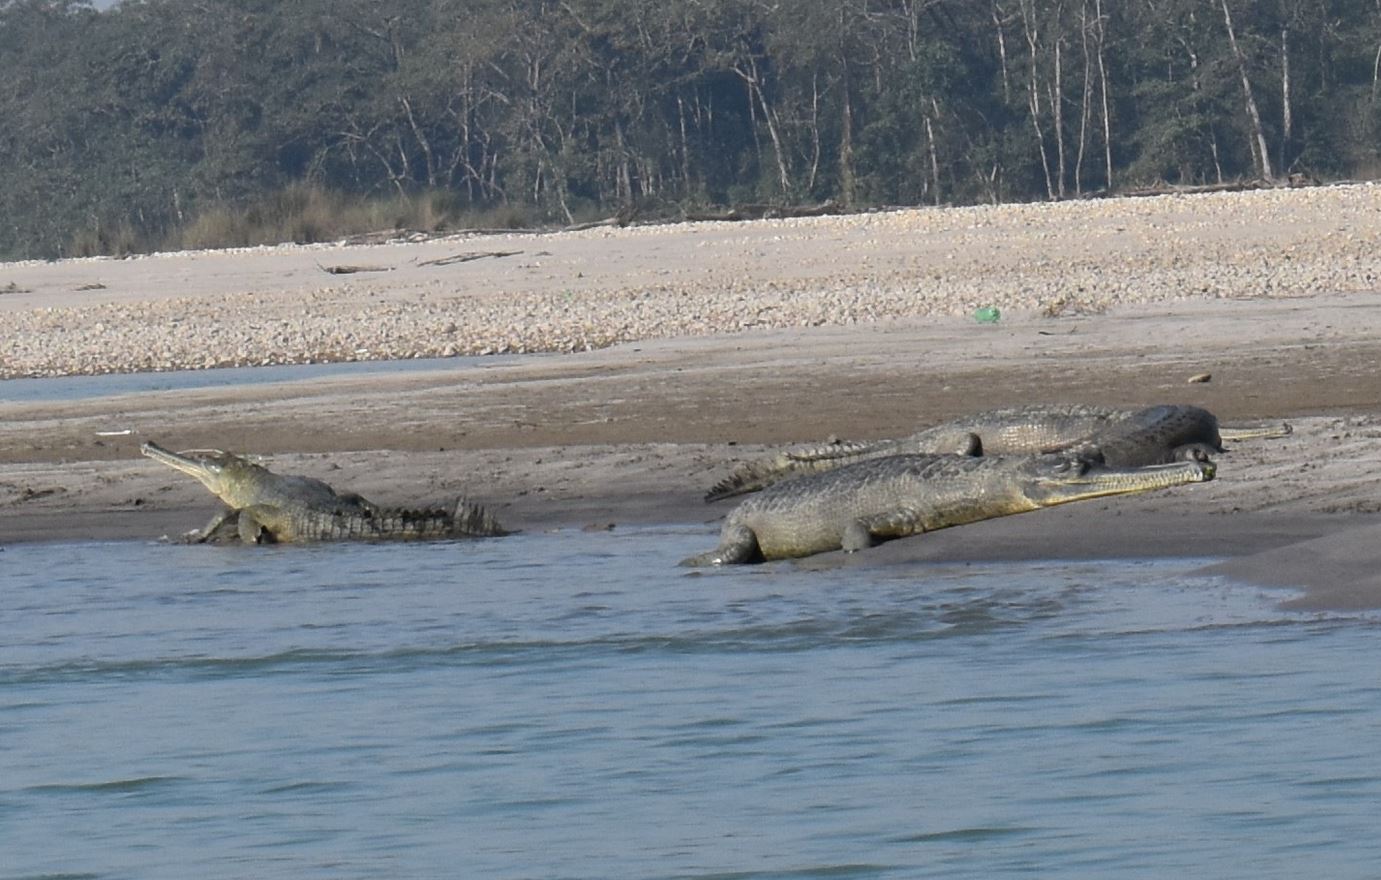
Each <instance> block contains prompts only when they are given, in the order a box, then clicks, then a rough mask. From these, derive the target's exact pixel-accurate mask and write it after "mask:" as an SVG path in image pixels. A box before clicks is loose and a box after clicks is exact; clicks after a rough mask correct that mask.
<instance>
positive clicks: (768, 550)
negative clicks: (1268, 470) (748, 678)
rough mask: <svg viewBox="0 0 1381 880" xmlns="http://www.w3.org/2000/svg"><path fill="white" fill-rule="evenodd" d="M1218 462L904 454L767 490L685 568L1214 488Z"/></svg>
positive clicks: (851, 546)
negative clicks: (1152, 493)
mask: <svg viewBox="0 0 1381 880" xmlns="http://www.w3.org/2000/svg"><path fill="white" fill-rule="evenodd" d="M1214 473H1215V467H1214V465H1213V463H1212V462H1206V461H1199V460H1197V459H1195V460H1191V461H1181V462H1174V463H1171V464H1160V465H1150V466H1147V467H1132V468H1120V467H1108V466H1107V465H1103V464H1097V463H1094V462H1092V461H1090V460H1089V459H1088V458H1084V457H1080V456H1078V455H1060V454H1046V455H1031V456H992V457H974V456H967V455H956V454H938V455H937V454H919V453H918V454H906V455H891V456H885V457H882V458H873V459H867V460H865V461H860V462H856V463H854V464H849V465H845V466H843V467H840V468H837V469H835V470H831V471H826V472H825V473H819V474H812V475H810V476H804V477H800V478H798V479H794V480H787V481H785V482H781V483H777V484H775V485H772V486H769V487H768V488H766V489H764V490H763V491H762V492H760V493H758V494H756V495H753V496H752V497H750V498H747V499H745V500H744V501H743V502H742V503H740V504H739V505H738V507H736V508H734V509H733V510H732V511H730V512H729V515H728V517H727V518H726V520H725V522H724V526H723V529H722V530H721V532H720V538H719V546H718V547H716V548H715V549H713V550H710V551H708V552H705V553H701V554H698V555H696V556H692V557H689V558H688V559H685V560H683V561H682V562H681V564H682V565H687V566H703V565H724V564H735V563H745V562H757V561H764V560H772V559H786V558H792V557H800V556H810V555H812V554H815V553H824V552H827V551H830V550H840V549H842V550H845V551H857V550H861V549H863V548H865V547H870V546H872V545H873V544H875V543H878V542H880V541H884V540H888V539H891V538H900V537H905V536H908V535H916V534H920V533H922V532H929V531H934V530H936V529H942V528H948V527H950V526H957V525H963V524H965V523H972V522H978V521H979V520H985V519H993V518H995V517H1000V516H1009V515H1011V514H1016V513H1023V512H1026V511H1031V510H1037V509H1040V508H1043V507H1052V506H1054V505H1057V504H1067V503H1069V502H1073V501H1082V500H1085V499H1091V498H1101V497H1105V496H1108V495H1123V494H1127V493H1132V492H1145V491H1148V490H1151V489H1161V488H1165V487H1169V486H1177V485H1182V484H1185V483H1198V482H1204V481H1206V480H1211V479H1212V478H1213V475H1214Z"/></svg>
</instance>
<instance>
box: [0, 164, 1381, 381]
mask: <svg viewBox="0 0 1381 880" xmlns="http://www.w3.org/2000/svg"><path fill="white" fill-rule="evenodd" d="M1379 218H1381V186H1375V185H1371V184H1355V185H1342V186H1330V187H1318V188H1312V189H1280V190H1257V191H1250V192H1238V193H1213V194H1202V195H1194V196H1188V195H1185V196H1179V195H1167V196H1156V197H1150V198H1120V199H1098V200H1087V201H1071V202H1062V203H1053V204H1052V203H1039V204H1025V205H1000V206H991V205H985V206H974V207H961V208H947V209H933V208H930V209H907V210H896V211H888V212H878V213H872V214H860V215H852V216H844V217H819V218H802V219H796V220H778V221H761V223H758V224H754V223H740V224H699V225H696V226H686V225H684V224H668V225H666V226H656V227H638V228H630V229H623V230H615V229H601V230H595V231H591V232H589V233H569V234H570V235H580V236H584V237H585V238H586V239H587V240H588V242H589V247H591V248H592V249H599V248H602V247H605V246H613V245H612V244H610V245H606V244H605V242H609V243H617V242H618V241H619V239H620V237H624V236H644V237H651V236H667V235H675V234H697V233H699V232H701V231H704V230H705V229H707V228H708V229H710V230H711V231H714V232H716V233H717V234H718V235H719V237H717V238H716V239H715V242H717V243H718V246H720V247H721V248H722V249H723V250H724V251H725V253H724V254H723V255H721V254H716V253H715V252H714V251H713V250H710V249H709V246H707V245H706V243H704V242H696V243H695V244H693V245H691V248H692V250H695V251H699V252H698V253H696V255H695V262H696V263H697V264H699V263H701V262H703V263H704V264H705V266H703V267H702V266H699V265H696V266H690V267H687V266H681V265H673V266H671V267H670V268H671V269H673V270H675V271H674V272H673V273H670V274H671V275H672V276H674V277H675V279H676V280H667V278H668V273H659V272H654V271H652V270H651V269H649V270H648V271H647V273H646V274H647V276H648V277H649V279H651V278H653V277H655V278H656V279H657V280H656V281H655V282H654V283H649V284H647V285H646V286H640V287H637V288H630V289H624V290H612V291H600V292H599V293H598V294H595V293H590V292H575V293H572V291H570V290H556V291H541V290H526V291H522V290H520V291H518V292H516V293H514V294H512V295H507V296H504V297H502V298H496V297H494V298H485V299H466V298H463V297H446V296H439V297H428V296H413V297H391V296H386V295H379V294H378V292H376V291H368V294H369V296H370V297H371V298H370V299H369V300H368V307H367V308H361V299H360V293H362V292H349V291H335V292H333V291H332V290H331V289H329V288H327V289H324V290H319V291H311V292H310V293H308V294H306V296H308V298H309V305H306V306H304V293H303V291H300V290H293V291H268V292H265V291H262V290H261V291H257V292H253V293H237V294H229V295H225V296H221V297H179V298H172V299H157V300H154V299H151V300H148V301H145V302H134V303H121V304H103V305H93V306H86V307H81V308H51V307H42V308H33V309H29V310H13V311H8V312H0V339H3V340H4V343H3V345H0V377H3V378H12V377H19V376H60V375H70V374H81V373H106V372H137V371H149V370H175V369H204V368H208V367H224V366H241V365H254V364H265V365H267V364H289V363H309V362H316V363H321V362H330V361H341V360H370V359H393V358H419V357H452V356H457V355H477V354H513V353H533V352H578V351H588V350H590V349H595V348H601V347H605V346H609V345H614V344H618V343H622V342H634V341H638V340H645V339H653V338H665V337H675V336H688V335H705V334H716V333H725V332H738V331H743V330H748V329H752V330H758V329H772V328H776V329H784V328H793V327H819V326H826V325H847V324H856V323H861V322H874V321H886V320H892V319H899V318H925V317H940V316H955V317H957V316H965V318H966V321H967V323H969V324H971V323H972V320H973V318H972V315H973V313H974V310H975V309H978V308H984V307H993V308H994V309H996V310H1000V311H1001V313H1002V315H1003V322H1004V323H1006V322H1007V321H1008V320H1009V318H1011V317H1013V316H1026V317H1028V318H1031V319H1035V320H1059V319H1060V318H1062V317H1066V316H1073V315H1088V314H1101V313H1103V312H1107V311H1108V310H1110V309H1115V308H1117V307H1119V306H1126V305H1136V304H1146V303H1155V302H1171V301H1178V300H1183V299H1185V298H1191V297H1196V298H1245V297H1258V296H1271V297H1290V296H1303V295H1308V294H1310V293H1313V292H1316V291H1330V292H1346V291H1370V290H1375V289H1377V286H1378V283H1379V280H1381V223H1378V222H1377V220H1378V219H1379ZM762 223H770V224H772V226H771V227H770V230H771V231H772V233H773V234H772V235H771V236H770V238H771V239H773V240H774V244H777V245H780V246H782V247H787V246H800V245H802V244H804V245H806V246H808V247H810V248H811V249H812V251H813V252H822V251H823V252H827V253H830V254H833V255H836V256H837V259H835V260H834V261H833V263H830V264H828V265H829V272H828V273H827V274H824V275H818V274H817V275H809V274H806V273H802V274H803V276H804V277H797V273H796V270H797V267H796V266H794V265H792V264H791V263H790V262H789V261H787V260H782V265H781V273H780V275H779V276H776V277H772V278H771V280H768V281H756V282H755V281H752V280H748V279H746V278H744V277H740V276H738V275H735V274H734V273H733V271H732V266H733V265H734V261H735V260H737V261H740V262H742V261H749V262H755V263H756V264H758V265H761V264H763V263H766V264H767V265H771V262H770V261H771V260H773V259H774V255H773V253H772V252H771V251H765V250H764V249H763V241H764V240H765V237H764V236H763V235H762V227H761V224H762ZM730 227H732V228H730ZM755 227H757V230H756V233H755V232H754V228H755ZM726 232H727V233H728V237H725V236H724V234H725V233H726ZM736 233H742V235H736ZM927 237H929V238H927ZM931 239H933V242H938V244H932V247H931V249H930V250H928V251H924V252H920V251H917V252H916V253H915V254H914V255H912V254H908V253H906V252H905V248H904V247H902V246H900V245H899V244H898V242H903V243H904V242H906V241H920V240H927V241H929V240H931ZM381 247H388V245H383V246H381ZM702 247H705V248H706V250H703V251H701V250H700V249H701V248H702ZM937 247H938V248H939V249H938V250H937V249H936V248H937ZM731 250H732V253H728V252H729V251H731ZM899 253H900V254H902V256H900V257H899V256H898V254H899ZM937 255H942V256H937ZM721 256H722V259H721ZM776 259H780V258H779V257H777V258H776ZM0 269H3V266H0ZM759 275H761V272H760V273H759Z"/></svg>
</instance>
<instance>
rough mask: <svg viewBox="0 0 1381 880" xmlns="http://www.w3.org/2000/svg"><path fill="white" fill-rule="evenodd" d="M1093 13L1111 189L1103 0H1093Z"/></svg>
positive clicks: (1106, 158) (1109, 175)
mask: <svg viewBox="0 0 1381 880" xmlns="http://www.w3.org/2000/svg"><path fill="white" fill-rule="evenodd" d="M1093 12H1094V15H1095V16H1097V18H1098V83H1099V85H1098V90H1099V93H1100V94H1101V96H1102V99H1103V161H1104V163H1105V165H1106V168H1107V185H1108V191H1109V192H1111V191H1112V116H1111V114H1109V113H1108V68H1107V65H1106V64H1105V63H1104V60H1103V50H1104V48H1105V47H1106V37H1107V30H1106V27H1105V25H1104V22H1105V21H1106V19H1105V18H1104V17H1103V0H1094V4H1093Z"/></svg>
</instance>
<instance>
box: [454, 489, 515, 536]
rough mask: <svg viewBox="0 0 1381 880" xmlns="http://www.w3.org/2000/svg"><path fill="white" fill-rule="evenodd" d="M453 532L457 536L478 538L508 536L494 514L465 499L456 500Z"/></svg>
mask: <svg viewBox="0 0 1381 880" xmlns="http://www.w3.org/2000/svg"><path fill="white" fill-rule="evenodd" d="M451 530H452V532H453V533H454V534H456V535H470V536H473V537H476V538H497V537H499V536H501V535H507V534H508V530H506V529H505V528H504V527H503V526H501V525H499V521H498V520H497V519H496V518H495V517H494V515H493V514H491V513H490V512H489V511H487V510H485V509H484V508H483V507H482V506H481V505H479V504H475V503H474V502H471V501H466V500H465V499H464V498H457V499H456V506H455V511H454V512H453V513H452V514H451Z"/></svg>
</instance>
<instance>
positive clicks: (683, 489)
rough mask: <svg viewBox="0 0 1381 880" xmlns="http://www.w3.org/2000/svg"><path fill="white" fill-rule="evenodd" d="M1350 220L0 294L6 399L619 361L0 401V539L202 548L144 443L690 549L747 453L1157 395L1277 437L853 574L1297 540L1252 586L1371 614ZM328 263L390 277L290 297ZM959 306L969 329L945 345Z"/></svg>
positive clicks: (1365, 356) (809, 241) (1118, 213)
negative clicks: (98, 385) (316, 363)
mask: <svg viewBox="0 0 1381 880" xmlns="http://www.w3.org/2000/svg"><path fill="white" fill-rule="evenodd" d="M1378 221H1381V190H1379V189H1377V188H1373V187H1348V188H1328V189H1319V190H1290V191H1276V192H1268V193H1238V194H1223V195H1215V196H1198V197H1193V198H1188V197H1185V198H1164V199H1159V198H1158V199H1138V200H1120V201H1107V202H1097V203H1078V204H1066V205H1047V206H1011V207H1007V208H981V209H958V210H955V211H919V212H899V213H897V214H887V215H869V216H865V217H849V218H817V219H811V220H791V221H767V222H762V223H753V224H706V225H702V226H672V227H657V228H650V229H632V230H593V231H589V232H582V233H572V234H563V235H553V236H543V237H531V236H527V237H519V236H510V237H503V238H501V239H464V240H460V239H457V240H452V241H443V242H435V241H433V242H427V243H417V244H397V245H385V246H377V247H372V248H360V247H338V248H328V247H319V248H298V247H286V248H280V249H273V250H269V249H264V250H256V251H252V252H247V253H240V254H229V253H226V254H185V255H166V256H160V257H152V258H146V259H140V260H125V261H108V260H85V261H69V262H62V263H53V264H10V265H0V289H10V290H12V291H26V292H10V293H5V294H3V295H0V333H3V334H4V338H5V339H6V345H5V349H4V354H3V364H4V368H5V370H6V371H7V373H8V374H9V375H16V374H38V375H46V374H52V373H61V372H83V371H86V372H90V371H101V370H107V369H120V370H128V369H145V368H149V367H158V366H165V365H174V366H175V365H200V364H203V363H231V362H241V361H243V362H255V363H257V362H261V361H265V360H267V361H304V360H315V359H320V358H322V357H325V356H330V355H332V353H333V352H334V353H335V354H336V355H340V354H349V355H351V356H358V357H373V356H377V355H380V354H395V355H412V354H427V353H438V354H439V353H442V352H444V351H446V350H454V351H473V350H500V349H504V348H508V349H553V348H554V349H562V348H571V349H583V348H585V347H587V346H597V345H603V344H605V343H606V342H607V341H610V340H619V339H627V340H629V341H627V342H624V343H623V344H619V345H615V346H613V347H609V348H599V349H597V350H592V351H588V352H582V353H577V354H568V355H562V356H559V357H542V358H534V359H529V360H520V361H518V362H508V363H501V364H498V363H496V364H486V363H481V364H480V365H478V366H475V367H473V368H465V369H448V370H444V371H432V372H428V371H419V372H409V373H406V374H398V375H388V376H366V377H338V378H329V379H319V380H313V381H302V382H287V383H276V384H274V385H270V386H261V385H242V386H230V387H225V388H215V389H199V390H186V391H162V392H150V393H143V394H135V395H127V396H123V397H103V398H99V399H93V400H85V401H75V402H52V401H49V402H41V403H19V402H13V401H9V402H6V401H4V400H3V397H4V391H3V388H4V386H3V385H0V543H3V542H4V541H13V540H31V539H51V538H57V539H65V538H90V537H95V538H151V537H156V536H158V535H161V534H164V533H166V532H170V531H179V530H183V529H186V528H191V527H194V526H196V525H200V524H201V522H202V521H203V520H204V519H205V518H206V517H207V516H209V515H210V513H211V512H212V510H214V508H215V502H213V501H212V499H210V498H209V496H207V495H206V494H205V492H204V490H202V489H201V488H200V487H198V486H196V485H195V484H193V483H191V482H190V481H188V480H186V479H185V478H182V477H180V476H179V475H177V474H174V473H172V472H171V471H167V470H166V469H164V468H161V467H160V466H158V465H156V464H154V463H152V462H149V461H147V460H145V459H142V458H141V457H139V456H138V453H137V446H138V443H139V442H141V441H142V440H144V439H150V438H151V439H155V440H158V441H159V442H161V443H164V444H165V445H169V446H174V447H193V446H220V447H224V448H228V449H234V450H237V451H249V452H256V453H265V454H270V455H272V456H273V464H274V466H275V467H276V468H278V469H280V470H283V471H287V472H299V473H309V474H312V475H314V476H319V477H322V478H324V479H326V480H327V481H329V482H331V483H332V484H334V485H337V486H340V487H344V488H349V489H353V490H355V491H359V492H361V493H362V494H365V495H366V496H369V497H371V498H374V499H375V500H378V501H380V502H384V503H402V502H410V501H417V500H424V499H439V498H444V497H445V496H447V495H453V494H456V493H459V492H464V493H466V494H469V495H471V496H473V497H475V498H477V499H478V500H481V501H484V502H487V503H488V504H490V505H491V506H492V507H493V508H494V509H495V510H496V512H497V513H498V514H499V515H500V516H501V517H502V518H503V519H504V520H505V521H506V522H507V523H508V524H510V525H512V526H516V527H521V528H526V529H542V528H547V527H574V526H584V525H605V524H608V523H630V522H682V523H701V522H704V523H707V524H706V525H705V529H706V536H707V542H708V541H711V540H712V537H711V533H712V531H713V530H714V526H713V524H712V523H710V521H711V520H713V519H714V518H716V517H717V516H720V515H722V512H723V508H722V507H707V506H706V505H704V504H702V503H701V502H700V501H699V495H700V493H702V492H703V491H704V489H705V488H706V487H707V486H708V485H709V484H711V483H713V482H714V481H715V480H716V479H717V478H718V477H719V476H721V475H722V474H723V473H724V472H725V471H726V470H727V469H728V468H729V467H730V465H731V462H732V461H734V460H735V459H737V458H740V457H748V456H751V455H754V454H756V453H759V452H760V451H761V450H762V449H764V448H766V447H770V446H773V445H776V444H781V443H787V442H795V441H806V440H815V439H820V438H822V437H824V436H826V435H829V434H836V435H839V436H845V437H877V436H889V435H896V434H900V433H906V432H910V431H912V430H914V429H915V428H917V427H918V426H920V425H922V424H928V423H932V422H935V421H939V420H942V419H944V418H948V417H951V416H954V415H958V414H960V413H963V412H966V411H971V410H974V409H980V408H986V407H992V406H1006V405H1013V404H1017V403H1025V402H1039V401H1048V402H1060V401H1082V402H1089V403H1103V404H1114V405H1136V404H1147V403H1157V402H1184V403H1195V404H1199V405H1202V406H1206V407H1208V408H1210V409H1212V410H1213V411H1214V412H1216V413H1218V414H1219V415H1220V417H1221V418H1222V419H1223V420H1224V421H1225V422H1229V423H1242V422H1253V421H1278V420H1289V421H1291V422H1293V423H1294V425H1295V427H1296V433H1295V434H1294V435H1293V436H1291V437H1290V438H1287V439H1285V440H1280V441H1269V442H1259V443H1252V444H1245V443H1244V444H1240V445H1239V447H1238V448H1235V449H1233V450H1232V451H1231V452H1230V453H1229V454H1227V455H1225V456H1224V457H1223V459H1222V462H1221V469H1220V478H1219V479H1218V480H1216V481H1214V482H1213V483H1209V484H1205V485H1201V486H1194V487H1189V488H1187V489H1184V490H1180V491H1172V492H1165V493H1159V494H1155V495H1148V496H1141V497H1137V498H1128V499H1120V500H1113V501H1109V502H1107V503H1096V502H1091V503H1088V504H1085V505H1074V506H1071V507H1068V508H1064V509H1061V510H1053V511H1044V512H1041V513H1037V514H1031V515H1026V516H1021V517H1013V518H1009V519H1007V520H999V521H994V522H992V523H984V524H980V525H978V526H970V527H965V528H963V529H955V530H951V531H950V532H946V533H937V534H935V535H929V536H924V537H922V538H918V539H913V540H910V541H905V542H898V543H897V544H895V545H889V546H888V547H886V548H882V549H880V550H878V551H875V552H876V553H877V554H878V555H877V556H876V558H875V560H874V561H879V560H881V561H886V560H894V559H896V560H905V559H962V558H978V557H975V555H974V554H979V555H980V557H990V556H995V555H996V556H1003V557H1004V558H1023V557H1039V556H1061V555H1081V556H1087V555H1111V556H1128V555H1166V554H1171V555H1188V556H1204V557H1234V558H1236V559H1237V560H1238V562H1237V563H1235V565H1236V566H1237V567H1236V568H1234V569H1233V570H1232V573H1233V574H1234V575H1236V576H1253V568H1252V565H1253V555H1254V554H1257V553H1267V552H1269V551H1271V550H1272V548H1279V547H1281V546H1283V545H1291V544H1298V545H1299V546H1300V547H1301V548H1308V549H1309V554H1305V553H1301V554H1300V558H1306V557H1308V558H1311V559H1314V560H1315V563H1314V564H1312V565H1307V566H1305V565H1299V566H1296V568H1298V569H1299V572H1298V575H1297V581H1296V580H1292V578H1295V577H1296V574H1295V573H1294V572H1293V571H1292V569H1291V566H1290V565H1289V562H1290V559H1289V554H1285V556H1286V557H1287V558H1285V559H1281V558H1279V556H1280V553H1279V551H1278V550H1277V551H1276V553H1277V556H1276V557H1269V556H1262V557H1261V560H1264V561H1262V562H1261V563H1260V565H1259V566H1258V570H1260V571H1262V572H1264V571H1267V570H1269V573H1270V575H1271V580H1272V582H1273V583H1277V584H1281V585H1285V584H1289V583H1295V582H1298V583H1300V584H1308V583H1312V585H1313V586H1314V587H1315V588H1316V590H1315V592H1314V594H1313V595H1314V597H1315V599H1316V600H1317V602H1319V603H1323V604H1328V605H1330V606H1333V607H1336V606H1342V605H1348V606H1357V605H1371V606H1377V605H1381V585H1378V583H1376V582H1375V580H1376V579H1374V578H1371V576H1370V572H1371V571H1375V570H1377V568H1378V566H1376V565H1375V564H1374V563H1375V562H1377V561H1381V552H1377V553H1375V554H1370V555H1369V552H1370V551H1362V550H1357V549H1356V547H1357V546H1358V541H1359V540H1360V539H1361V538H1362V537H1364V536H1366V535H1368V534H1370V532H1368V531H1366V530H1368V529H1374V528H1376V527H1377V524H1378V523H1381V515H1378V511H1381V424H1378V423H1377V421H1376V417H1377V415H1378V410H1379V409H1381V405H1379V404H1378V401H1381V378H1378V376H1377V372H1376V365H1377V364H1378V363H1381V296H1378V295H1377V293H1376V290H1377V289H1378V288H1381V281H1378V279H1381V256H1378V255H1381V241H1378V238H1381V222H1378ZM508 250H521V251H522V253H521V254H513V255H509V256H485V257H480V258H477V259H473V260H468V261H463V262H454V263H450V264H449V265H444V266H439V265H435V264H432V265H424V264H425V263H426V261H428V260H435V259H443V258H445V257H446V256H448V255H455V254H457V253H480V252H485V253H502V252H505V251H508ZM340 265H357V266H382V267H389V268H388V269H387V270H386V271H379V272H363V273H357V274H355V275H351V276H332V275H327V274H326V273H324V272H322V271H321V268H319V267H320V266H340ZM429 273H436V274H429ZM342 278H344V279H345V280H340V279H342ZM10 285H13V287H12V288H10V287H9V286H10ZM97 285H99V286H97ZM81 288H86V289H81ZM987 304H995V305H998V306H999V307H1000V308H1002V309H1003V319H1002V320H1001V321H1000V322H999V323H998V324H996V325H983V324H978V323H976V322H974V321H973V320H972V318H971V317H969V314H970V312H971V311H972V309H973V308H974V307H975V306H976V305H987ZM544 309H545V310H544ZM448 327H449V328H451V329H449V330H448V329H447V328H448ZM577 331H579V332H577ZM685 334H697V335H685ZM313 340H318V342H316V343H314V342H313ZM349 346H354V347H353V348H351V349H350V351H349V352H346V351H345V349H346V348H347V347H349ZM428 346H430V347H428ZM241 352H243V356H241ZM357 352H364V353H360V354H357ZM1199 373H1210V374H1211V375H1212V380H1211V381H1209V382H1207V383H1195V384H1189V383H1188V382H1187V379H1188V378H1189V377H1190V376H1192V375H1195V374H1199ZM126 430H127V431H130V432H131V433H129V434H124V435H116V436H109V435H108V434H107V433H106V432H111V431H126ZM1357 530H1361V531H1357ZM1349 535H1351V536H1352V538H1349ZM1353 538H1355V539H1357V540H1353ZM1303 542H1315V543H1313V544H1305V543H1303ZM1365 546H1366V547H1368V548H1369V547H1372V546H1375V544H1374V542H1372V541H1370V540H1367V541H1366V542H1365ZM1343 547H1348V548H1352V549H1351V550H1349V551H1348V552H1343V551H1342V550H1341V549H1340V548H1343ZM1311 554H1312V555H1311ZM1320 555H1321V556H1322V557H1323V558H1327V559H1329V560H1332V561H1333V564H1332V565H1330V566H1322V565H1319V564H1317V557H1318V556H1320ZM1373 556H1375V557H1376V558H1373ZM850 564H854V561H853V560H850ZM1329 597H1331V598H1329Z"/></svg>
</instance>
